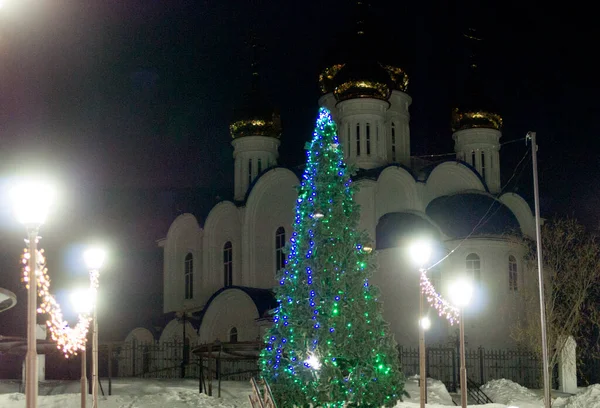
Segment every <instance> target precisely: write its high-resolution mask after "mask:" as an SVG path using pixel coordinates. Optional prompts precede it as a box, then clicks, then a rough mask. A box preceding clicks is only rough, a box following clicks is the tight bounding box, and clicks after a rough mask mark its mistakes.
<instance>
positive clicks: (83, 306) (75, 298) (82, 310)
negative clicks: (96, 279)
mask: <svg viewBox="0 0 600 408" xmlns="http://www.w3.org/2000/svg"><path fill="white" fill-rule="evenodd" d="M90 292H91V291H90V290H79V291H76V292H73V293H72V294H71V302H72V303H73V306H75V310H76V311H77V313H79V314H87V315H89V313H90V312H91V311H92V308H93V307H94V303H95V297H94V295H93V294H92V293H90ZM86 372H87V367H86V348H85V347H84V348H82V349H81V408H85V404H86V397H87V373H86Z"/></svg>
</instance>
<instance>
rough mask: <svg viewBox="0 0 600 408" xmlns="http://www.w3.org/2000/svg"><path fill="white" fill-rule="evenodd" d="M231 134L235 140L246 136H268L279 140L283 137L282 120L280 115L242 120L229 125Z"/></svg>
mask: <svg viewBox="0 0 600 408" xmlns="http://www.w3.org/2000/svg"><path fill="white" fill-rule="evenodd" d="M229 132H230V133H231V137H232V138H233V139H237V138H240V137H244V136H267V137H274V138H277V139H279V138H280V137H281V120H280V119H279V115H277V114H275V113H274V114H272V115H271V118H270V119H269V118H265V117H264V116H263V117H262V118H261V117H258V116H257V117H255V118H254V119H242V120H237V121H235V122H233V123H232V124H231V125H229Z"/></svg>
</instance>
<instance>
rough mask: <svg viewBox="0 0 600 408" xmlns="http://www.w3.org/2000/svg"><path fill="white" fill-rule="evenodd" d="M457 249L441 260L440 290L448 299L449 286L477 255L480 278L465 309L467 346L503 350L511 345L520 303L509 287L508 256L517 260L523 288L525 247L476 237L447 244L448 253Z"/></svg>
mask: <svg viewBox="0 0 600 408" xmlns="http://www.w3.org/2000/svg"><path fill="white" fill-rule="evenodd" d="M459 244H460V246H459V247H458V249H456V251H455V252H454V253H452V254H451V255H450V256H449V258H448V259H447V260H445V261H444V264H445V265H443V266H444V267H443V269H442V271H443V272H442V287H441V288H440V289H438V290H439V292H440V293H442V294H443V295H444V296H445V297H446V298H450V295H449V286H450V285H451V284H452V282H453V281H455V280H456V279H457V278H458V277H461V276H465V274H466V258H467V256H468V255H469V254H477V255H478V256H479V259H480V279H479V282H478V283H477V282H475V283H474V293H473V298H472V300H471V302H470V303H469V305H468V306H467V307H466V308H465V323H466V326H465V333H466V335H467V337H468V342H469V347H472V348H475V347H479V346H484V347H488V348H506V347H511V346H514V342H513V341H511V339H510V336H509V334H510V330H511V326H512V325H513V324H514V323H515V321H516V318H517V313H518V312H519V305H520V302H521V298H520V296H519V295H520V294H521V292H519V290H517V291H511V290H510V288H509V261H508V259H509V256H510V255H513V256H514V257H515V259H516V261H517V268H518V269H517V271H518V287H522V286H523V281H524V276H523V270H524V268H523V262H524V261H523V257H524V251H525V248H524V247H523V246H522V245H519V244H518V243H516V242H513V241H511V240H505V239H502V238H498V237H487V238H486V237H476V238H471V239H469V240H468V241H465V242H463V243H462V244H461V241H459V240H452V241H447V242H446V248H447V250H448V251H451V250H452V249H455V248H456V247H457V246H458V245H459Z"/></svg>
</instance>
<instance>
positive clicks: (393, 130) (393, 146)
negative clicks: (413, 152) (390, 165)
mask: <svg viewBox="0 0 600 408" xmlns="http://www.w3.org/2000/svg"><path fill="white" fill-rule="evenodd" d="M392 161H393V162H395V161H396V124H395V123H394V122H392Z"/></svg>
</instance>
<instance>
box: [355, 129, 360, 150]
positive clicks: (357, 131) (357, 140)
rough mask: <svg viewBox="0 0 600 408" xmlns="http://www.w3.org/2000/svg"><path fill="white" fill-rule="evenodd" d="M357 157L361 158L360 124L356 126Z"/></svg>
mask: <svg viewBox="0 0 600 408" xmlns="http://www.w3.org/2000/svg"><path fill="white" fill-rule="evenodd" d="M356 155H357V156H360V123H357V124H356Z"/></svg>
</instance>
